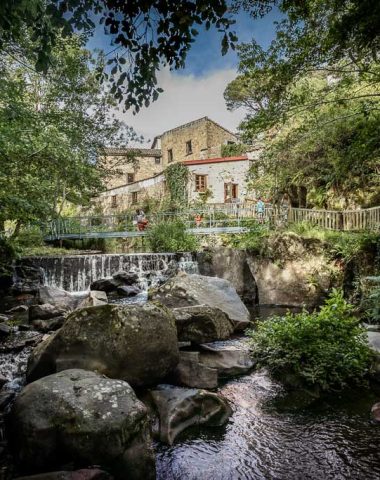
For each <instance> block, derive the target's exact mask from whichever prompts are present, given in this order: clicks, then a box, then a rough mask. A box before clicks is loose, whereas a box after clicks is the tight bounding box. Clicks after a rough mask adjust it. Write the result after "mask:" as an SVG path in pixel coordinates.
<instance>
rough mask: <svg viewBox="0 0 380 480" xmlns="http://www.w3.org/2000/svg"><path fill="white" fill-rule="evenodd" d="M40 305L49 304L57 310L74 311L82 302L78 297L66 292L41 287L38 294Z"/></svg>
mask: <svg viewBox="0 0 380 480" xmlns="http://www.w3.org/2000/svg"><path fill="white" fill-rule="evenodd" d="M37 298H38V303H40V304H46V303H49V304H50V305H53V306H55V307H57V308H62V309H65V310H74V309H75V308H77V306H78V304H79V302H80V301H81V300H82V299H81V298H80V296H78V295H72V294H71V293H69V292H66V290H61V289H59V288H55V287H48V286H44V287H40V288H39V289H38V293H37Z"/></svg>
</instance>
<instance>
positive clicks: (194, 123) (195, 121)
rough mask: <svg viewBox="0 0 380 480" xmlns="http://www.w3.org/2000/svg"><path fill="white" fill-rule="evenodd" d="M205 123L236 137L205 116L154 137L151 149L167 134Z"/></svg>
mask: <svg viewBox="0 0 380 480" xmlns="http://www.w3.org/2000/svg"><path fill="white" fill-rule="evenodd" d="M206 121H208V122H212V123H214V124H215V125H217V126H218V127H219V128H221V129H223V130H225V131H226V132H227V133H229V134H231V135H233V136H234V137H237V134H236V133H233V132H231V131H230V130H228V129H227V128H225V127H223V126H222V125H220V124H219V123H217V122H215V121H214V120H211V118H209V117H207V116H206V117H201V118H197V119H196V120H192V121H191V122H187V123H184V124H183V125H179V126H178V127H174V128H171V129H170V130H166V131H165V132H163V133H161V135H156V136H155V137H154V139H153V142H152V147H153V146H154V145H155V144H156V142H157V139H159V138H161V137H162V136H163V135H166V134H167V133H172V132H175V131H177V130H181V129H182V128H187V127H190V126H191V125H196V124H197V123H202V122H206Z"/></svg>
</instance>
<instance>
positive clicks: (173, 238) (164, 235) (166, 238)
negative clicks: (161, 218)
mask: <svg viewBox="0 0 380 480" xmlns="http://www.w3.org/2000/svg"><path fill="white" fill-rule="evenodd" d="M148 242H149V246H150V248H151V250H152V251H153V252H191V251H195V250H197V248H198V241H197V239H196V237H195V236H194V235H190V234H188V233H187V232H186V226H185V224H184V223H183V222H181V221H180V220H173V221H166V222H160V223H158V224H157V225H153V226H152V227H150V228H149V230H148Z"/></svg>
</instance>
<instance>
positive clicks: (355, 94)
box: [225, 0, 380, 208]
mask: <svg viewBox="0 0 380 480" xmlns="http://www.w3.org/2000/svg"><path fill="white" fill-rule="evenodd" d="M268 3H269V4H272V3H273V2H268ZM375 3H376V2H375ZM240 4H241V6H243V7H245V8H249V6H250V5H253V6H255V2H249V1H247V2H240ZM278 4H279V7H280V9H281V10H282V12H283V14H284V20H283V21H282V22H280V23H279V25H278V29H277V34H276V38H275V39H274V40H273V42H272V43H271V45H270V46H269V48H268V49H267V50H264V49H262V48H261V47H260V46H259V45H258V44H257V43H256V42H255V41H253V42H251V43H246V44H242V45H240V46H239V48H238V50H239V56H240V64H239V76H238V77H237V78H236V79H235V80H234V81H233V82H231V83H230V84H229V85H228V87H227V89H226V91H225V98H226V100H227V105H228V106H229V107H230V108H236V107H240V106H244V107H245V108H246V109H247V111H248V115H247V117H246V119H245V121H244V122H243V123H242V125H241V130H242V135H243V138H244V139H245V140H246V141H251V142H252V141H253V142H254V141H257V139H258V135H259V136H260V141H264V146H265V154H264V155H263V156H262V158H261V159H260V161H259V162H256V163H255V164H254V167H253V169H252V175H251V178H252V187H253V188H254V189H256V190H257V191H259V192H260V193H261V194H263V195H269V196H270V197H275V196H276V195H277V194H284V193H286V194H287V195H288V196H289V198H290V200H291V203H292V205H293V206H318V207H323V208H336V207H341V208H342V207H343V208H349V207H351V206H357V205H361V206H371V205H376V204H378V203H379V201H380V193H379V192H380V170H379V168H380V167H379V166H380V143H379V132H380V115H379V112H380V64H379V61H378V46H379V42H380V40H379V38H380V37H379V35H380V28H379V25H380V7H379V5H378V4H376V5H374V3H373V2H371V1H369V0H368V1H366V0H365V1H362V0H342V1H330V0H306V1H304V2H297V1H295V0H282V1H279V2H278ZM263 132H266V133H265V135H264V134H263Z"/></svg>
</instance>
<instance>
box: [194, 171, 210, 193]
mask: <svg viewBox="0 0 380 480" xmlns="http://www.w3.org/2000/svg"><path fill="white" fill-rule="evenodd" d="M206 188H207V175H195V191H196V192H205V191H206Z"/></svg>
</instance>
